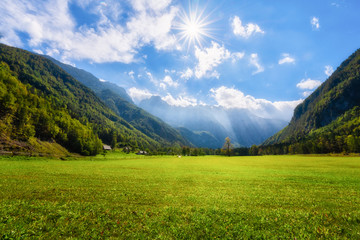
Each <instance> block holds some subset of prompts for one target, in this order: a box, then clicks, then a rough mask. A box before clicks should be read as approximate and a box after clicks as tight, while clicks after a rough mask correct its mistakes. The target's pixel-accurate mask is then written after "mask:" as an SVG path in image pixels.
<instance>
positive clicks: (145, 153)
mask: <svg viewBox="0 0 360 240" xmlns="http://www.w3.org/2000/svg"><path fill="white" fill-rule="evenodd" d="M136 155H148V153H147V151H138V152H137V153H136Z"/></svg>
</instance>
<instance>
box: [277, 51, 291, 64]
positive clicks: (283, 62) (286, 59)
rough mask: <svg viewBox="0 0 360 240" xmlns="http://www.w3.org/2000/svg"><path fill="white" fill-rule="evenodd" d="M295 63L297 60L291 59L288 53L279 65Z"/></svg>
mask: <svg viewBox="0 0 360 240" xmlns="http://www.w3.org/2000/svg"><path fill="white" fill-rule="evenodd" d="M285 63H295V58H293V57H291V56H290V54H288V53H283V54H282V58H281V59H280V60H279V64H280V65H281V64H285Z"/></svg>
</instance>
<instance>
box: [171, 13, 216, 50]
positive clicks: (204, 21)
mask: <svg viewBox="0 0 360 240" xmlns="http://www.w3.org/2000/svg"><path fill="white" fill-rule="evenodd" d="M213 22H214V20H210V15H204V10H202V11H199V10H198V8H197V7H196V8H195V9H192V8H191V7H189V11H188V12H186V11H185V10H183V11H181V12H180V14H179V18H178V21H177V22H176V23H175V25H174V29H175V30H176V31H178V32H177V36H178V39H179V41H180V42H181V41H183V42H184V43H185V44H187V46H188V49H189V48H190V46H200V47H202V44H203V41H204V39H205V38H214V37H213V36H212V30H213V29H211V28H210V25H211V24H212V23H213Z"/></svg>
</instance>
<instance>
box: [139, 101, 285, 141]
mask: <svg viewBox="0 0 360 240" xmlns="http://www.w3.org/2000/svg"><path fill="white" fill-rule="evenodd" d="M139 106H140V107H141V108H143V109H145V110H146V111H148V112H150V113H152V114H153V115H155V116H157V117H159V118H161V119H163V120H164V121H165V122H167V123H168V124H170V125H171V126H173V127H176V128H179V129H180V132H181V133H182V134H183V136H184V137H186V138H187V139H188V140H189V141H190V142H191V143H192V144H194V145H195V146H197V147H211V148H220V147H222V146H223V144H224V140H225V138H226V137H230V139H231V140H232V143H233V144H234V145H235V146H236V147H237V146H251V145H253V144H260V143H262V142H263V141H264V140H266V139H267V138H268V137H269V136H271V135H273V134H274V133H276V132H277V131H279V130H280V129H281V128H283V127H284V126H285V125H286V124H287V123H286V122H285V121H281V120H272V119H264V118H261V117H257V116H255V115H253V114H252V113H250V112H249V111H247V110H244V109H225V108H221V107H210V106H189V107H177V106H170V105H169V104H167V103H166V102H165V101H163V100H162V99H161V98H160V97H159V96H153V97H151V98H149V99H146V100H143V101H141V102H140V103H139ZM183 128H186V129H188V130H190V131H191V132H189V131H186V130H184V129H183ZM205 139H206V140H205Z"/></svg>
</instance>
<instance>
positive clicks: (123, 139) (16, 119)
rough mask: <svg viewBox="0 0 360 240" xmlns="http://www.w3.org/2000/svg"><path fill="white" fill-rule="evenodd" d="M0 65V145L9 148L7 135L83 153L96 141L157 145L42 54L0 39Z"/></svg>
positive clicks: (97, 147) (98, 145)
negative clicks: (22, 48)
mask: <svg viewBox="0 0 360 240" xmlns="http://www.w3.org/2000/svg"><path fill="white" fill-rule="evenodd" d="M0 66H1V67H0V110H1V111H0V134H1V135H0V136H1V147H2V148H3V149H5V150H6V149H7V148H9V149H10V150H11V148H12V147H14V146H12V145H11V144H8V143H9V142H10V140H18V141H21V142H24V143H28V144H29V143H30V142H31V139H32V138H37V139H41V140H44V141H56V142H57V143H59V144H61V145H63V146H65V147H66V148H67V149H69V150H70V151H73V152H78V153H81V154H84V155H93V154H97V153H99V151H100V150H101V149H102V142H103V143H106V144H111V145H113V146H114V145H116V144H118V145H123V146H131V147H135V148H137V147H139V148H143V149H145V148H150V149H152V148H157V147H159V146H160V144H159V143H158V142H157V141H155V140H153V139H151V138H149V137H147V136H146V135H144V134H143V133H141V132H140V131H138V130H136V129H135V128H134V127H133V126H132V125H131V124H129V123H128V122H127V121H125V120H124V119H122V118H121V117H119V116H117V115H116V114H115V113H114V112H113V111H112V110H110V109H109V108H108V107H107V106H105V104H104V103H103V102H102V101H101V100H100V99H99V98H98V97H97V96H96V95H95V94H94V93H93V92H92V91H91V90H90V89H88V88H87V87H85V86H84V85H82V84H81V83H79V82H78V81H77V80H75V79H74V78H73V77H71V76H70V75H69V74H68V73H66V72H65V71H64V70H62V69H61V68H60V67H58V66H57V65H55V64H54V63H53V62H51V61H50V60H48V59H46V58H44V57H42V56H39V55H35V54H32V53H30V52H27V51H24V50H21V49H17V48H12V47H8V46H6V45H3V44H0ZM30 145H31V144H30ZM20 150H24V149H20Z"/></svg>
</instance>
